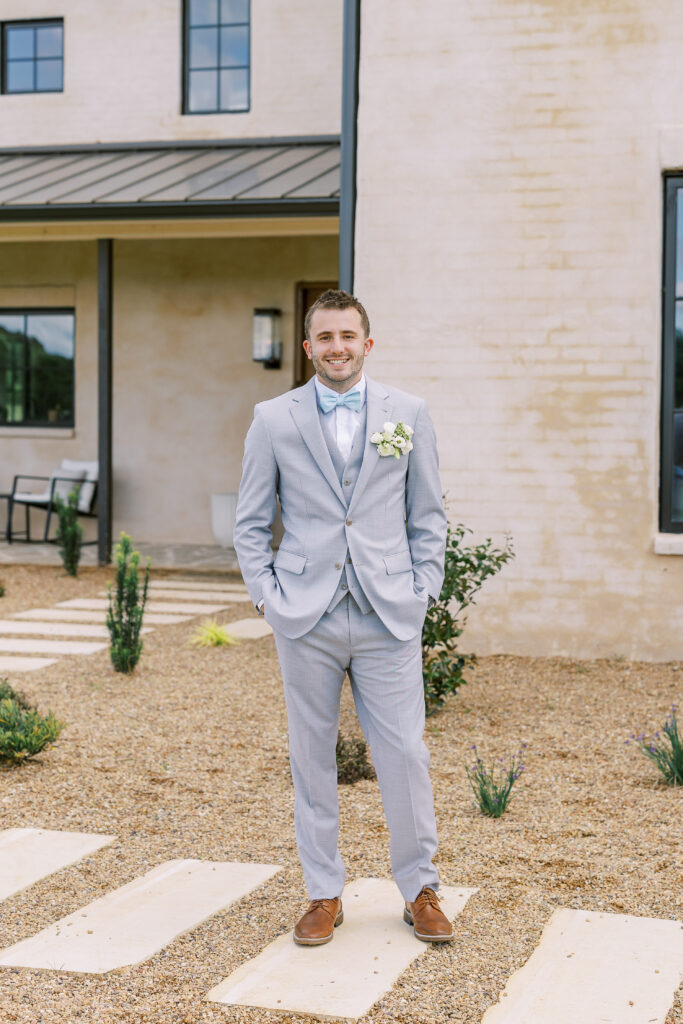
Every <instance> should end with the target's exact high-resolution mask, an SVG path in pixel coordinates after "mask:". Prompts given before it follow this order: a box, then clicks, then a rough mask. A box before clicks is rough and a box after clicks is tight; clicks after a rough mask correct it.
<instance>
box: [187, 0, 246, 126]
mask: <svg viewBox="0 0 683 1024" xmlns="http://www.w3.org/2000/svg"><path fill="white" fill-rule="evenodd" d="M184 66H185V97H184V104H183V112H184V113H186V114H215V113H236V112H239V111H245V110H249V0H185V52H184Z"/></svg>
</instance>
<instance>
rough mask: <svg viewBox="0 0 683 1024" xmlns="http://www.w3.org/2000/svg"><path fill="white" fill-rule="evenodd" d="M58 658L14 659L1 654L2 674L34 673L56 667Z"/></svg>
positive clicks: (0, 669) (0, 667) (0, 666)
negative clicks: (49, 666) (41, 669)
mask: <svg viewBox="0 0 683 1024" xmlns="http://www.w3.org/2000/svg"><path fill="white" fill-rule="evenodd" d="M56 660H57V659H56V658H13V657H11V656H10V657H5V656H4V655H2V654H0V672H33V671H34V669H37V668H47V666H48V665H54V663H55V661H56Z"/></svg>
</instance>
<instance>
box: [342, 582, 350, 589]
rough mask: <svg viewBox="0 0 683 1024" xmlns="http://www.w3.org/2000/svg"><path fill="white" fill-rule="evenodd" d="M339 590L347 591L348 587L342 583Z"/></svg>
mask: <svg viewBox="0 0 683 1024" xmlns="http://www.w3.org/2000/svg"><path fill="white" fill-rule="evenodd" d="M341 588H342V590H348V589H349V588H348V586H347V585H346V583H342V585H341Z"/></svg>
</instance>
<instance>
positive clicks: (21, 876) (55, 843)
mask: <svg viewBox="0 0 683 1024" xmlns="http://www.w3.org/2000/svg"><path fill="white" fill-rule="evenodd" d="M114 839H115V836H104V835H100V834H92V833H90V832H57V831H55V830H54V829H49V828H9V829H6V830H5V831H4V832H0V900H6V899H7V897H8V896H13V895H14V893H16V892H20V891H21V890H22V889H26V888H27V887H28V886H29V885H33V884H34V882H37V881H38V880H39V879H41V878H44V877H45V875H51V874H52V872H53V871H59V869H60V868H63V867H66V865H67V864H73V863H74V862H75V861H77V860H80V859H81V857H85V856H86V855H87V854H89V853H93V852H94V851H95V850H99V849H100V848H101V847H102V846H107V845H108V844H109V843H113V842H114Z"/></svg>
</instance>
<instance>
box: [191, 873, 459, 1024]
mask: <svg viewBox="0 0 683 1024" xmlns="http://www.w3.org/2000/svg"><path fill="white" fill-rule="evenodd" d="M476 891H477V890H476V889H455V888H450V887H442V889H441V891H440V896H441V897H442V907H443V910H444V913H446V914H447V915H448V917H450V918H453V917H454V916H455V915H456V914H458V913H460V911H461V910H462V908H463V907H464V906H465V904H466V903H467V900H468V899H469V897H470V896H471V895H472V894H473V893H475V892H476ZM343 906H344V923H343V924H342V925H340V926H339V928H337V929H336V930H335V933H334V939H333V940H332V942H330V943H328V944H327V945H324V946H313V947H310V946H297V945H296V943H295V942H294V941H293V940H292V934H291V932H288V933H287V934H285V935H281V936H280V937H279V938H278V939H276V940H275V942H272V943H271V944H270V945H269V946H267V947H266V949H264V951H263V952H262V953H261V954H259V956H257V957H256V958H255V959H253V960H249V961H248V962H247V963H245V964H243V965H242V967H239V968H238V969H237V970H236V971H235V972H234V973H233V974H231V975H230V977H228V978H226V979H225V981H222V982H221V983H220V984H219V985H216V987H215V988H212V989H211V991H210V992H209V993H208V995H207V996H206V998H207V999H208V1000H211V1001H213V1002H218V1003H226V1004H228V1005H236V1006H253V1007H259V1008H261V1009H269V1010H280V1011H288V1012H290V1013H307V1014H310V1015H311V1016H315V1017H336V1018H340V1017H341V1018H345V1019H349V1020H355V1019H356V1018H357V1017H361V1016H362V1015H363V1014H365V1013H367V1011H368V1010H369V1009H370V1007H371V1006H372V1005H373V1003H375V1002H377V1000H378V999H379V998H380V997H381V996H382V995H383V994H384V993H385V992H387V991H388V989H390V988H391V986H392V985H393V984H394V982H395V981H396V979H397V978H398V976H399V975H400V974H401V973H402V972H403V971H404V970H405V969H406V968H407V967H409V966H410V964H411V963H412V962H413V960H415V959H417V957H418V956H420V955H422V954H423V953H425V952H426V951H427V950H428V949H429V948H430V945H429V943H425V942H420V940H419V939H416V938H415V936H414V935H413V929H412V928H411V927H410V926H409V925H407V924H406V923H405V922H404V921H403V918H402V914H403V901H402V900H401V896H400V893H399V892H398V890H397V888H396V885H395V883H394V882H392V881H390V880H389V879H383V878H378V879H376V878H363V879H359V880H358V881H357V882H353V883H351V884H349V885H347V886H346V888H345V890H344V895H343Z"/></svg>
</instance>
